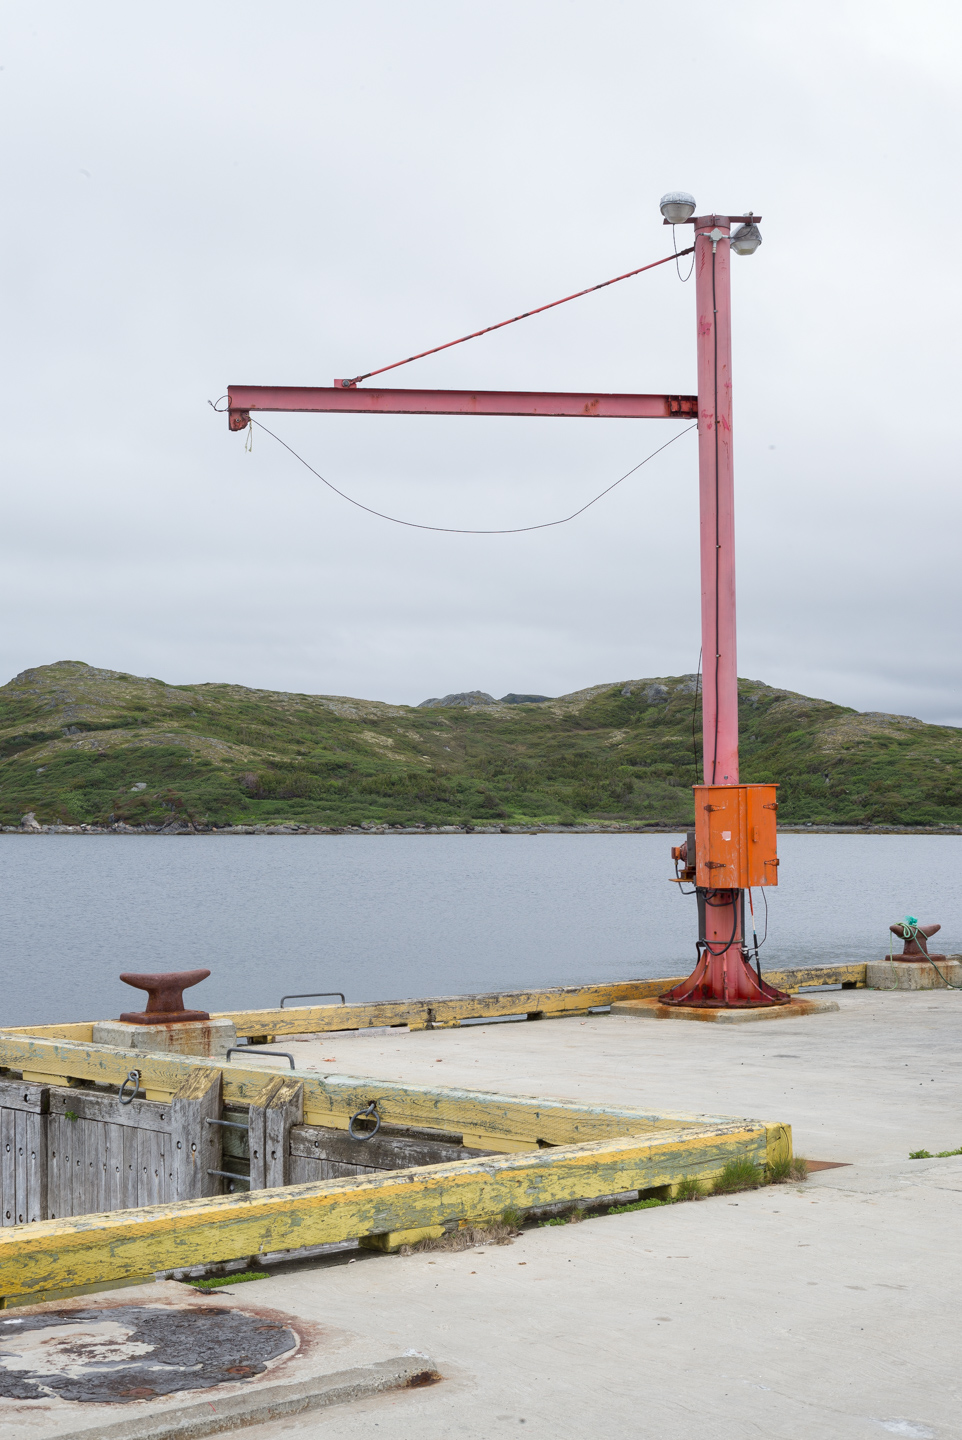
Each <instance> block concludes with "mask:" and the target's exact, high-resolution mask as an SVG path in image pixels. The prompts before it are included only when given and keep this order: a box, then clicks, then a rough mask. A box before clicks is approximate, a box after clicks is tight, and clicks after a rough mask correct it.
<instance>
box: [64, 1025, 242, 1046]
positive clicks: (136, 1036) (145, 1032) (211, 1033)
mask: <svg viewBox="0 0 962 1440" xmlns="http://www.w3.org/2000/svg"><path fill="white" fill-rule="evenodd" d="M91 1038H92V1040H93V1043H94V1044H95V1045H117V1046H119V1047H120V1048H121V1049H122V1050H147V1051H150V1052H151V1053H153V1052H155V1051H161V1052H162V1053H163V1054H165V1055H226V1054H227V1051H228V1050H229V1049H230V1048H231V1046H232V1045H236V1044H237V1031H236V1030H235V1028H234V1022H233V1021H232V1020H218V1019H211V1020H178V1021H176V1022H174V1023H172V1024H169V1025H134V1024H131V1023H130V1022H129V1021H127V1020H98V1021H97V1022H96V1024H95V1025H94V1029H93V1035H92V1037H91Z"/></svg>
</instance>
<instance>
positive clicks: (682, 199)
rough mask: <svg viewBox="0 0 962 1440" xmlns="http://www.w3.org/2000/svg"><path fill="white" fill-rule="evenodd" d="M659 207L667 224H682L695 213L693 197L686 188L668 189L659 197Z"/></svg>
mask: <svg viewBox="0 0 962 1440" xmlns="http://www.w3.org/2000/svg"><path fill="white" fill-rule="evenodd" d="M660 209H661V213H662V215H664V217H665V219H666V220H667V221H668V223H669V225H684V223H685V221H686V220H690V219H691V217H692V215H694V213H695V197H694V195H689V193H688V191H687V190H669V191H668V194H667V195H662V197H661V201H660Z"/></svg>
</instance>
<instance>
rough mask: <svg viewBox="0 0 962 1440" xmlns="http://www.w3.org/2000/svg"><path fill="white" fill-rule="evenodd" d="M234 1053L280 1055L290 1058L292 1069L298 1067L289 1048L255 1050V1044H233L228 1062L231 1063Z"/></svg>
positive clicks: (229, 1051)
mask: <svg viewBox="0 0 962 1440" xmlns="http://www.w3.org/2000/svg"><path fill="white" fill-rule="evenodd" d="M232 1055H272V1056H277V1055H280V1056H282V1057H283V1058H284V1059H285V1060H289V1061H290V1062H291V1069H292V1070H296V1069H297V1066H296V1065H295V1064H294V1056H293V1055H292V1054H291V1052H290V1051H289V1050H255V1048H254V1046H253V1045H232V1046H231V1047H230V1049H229V1050H228V1052H227V1063H228V1064H230V1057H231V1056H232Z"/></svg>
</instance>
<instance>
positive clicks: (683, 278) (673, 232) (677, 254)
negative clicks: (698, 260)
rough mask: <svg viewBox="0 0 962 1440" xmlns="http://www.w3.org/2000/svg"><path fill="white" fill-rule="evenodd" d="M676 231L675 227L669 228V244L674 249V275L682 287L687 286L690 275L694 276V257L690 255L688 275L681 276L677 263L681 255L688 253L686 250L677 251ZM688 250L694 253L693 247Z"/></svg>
mask: <svg viewBox="0 0 962 1440" xmlns="http://www.w3.org/2000/svg"><path fill="white" fill-rule="evenodd" d="M677 229H678V227H677V226H676V225H673V226H672V227H671V243H672V244H673V245H674V247H675V274H676V275H677V276H678V279H679V280H680V281H681V283H682V284H683V285H687V284H688V281H689V280H690V279H691V277H692V275H693V274H694V271H695V256H694V254H692V257H691V264H690V265H689V267H688V274H687V275H683V274H682V273H681V266H680V265H679V264H678V261H679V260H680V259H681V257H682V256H683V255H687V254H688V251H687V250H679V249H678V238H677ZM689 249H691V250H692V251H694V249H695V247H694V245H691V246H689Z"/></svg>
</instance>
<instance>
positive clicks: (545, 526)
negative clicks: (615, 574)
mask: <svg viewBox="0 0 962 1440" xmlns="http://www.w3.org/2000/svg"><path fill="white" fill-rule="evenodd" d="M250 423H251V425H256V426H257V428H258V429H259V430H263V431H264V433H265V435H269V436H270V437H271V439H272V440H276V441H277V443H278V445H283V447H284V449H285V450H287V451H288V452H289V453H290V454H291V455H293V456H294V459H295V460H299V461H300V463H301V464H302V465H303V466H304V467H305V469H307V470H310V472H311V474H312V475H316V476H317V479H318V480H320V481H321V483H322V484H324V485H326V486H327V488H328V489H329V490H333V491H334V494H335V495H340V497H341V499H342V500H346V501H347V502H348V504H349V505H356V506H357V508H358V509H359V510H366V511H367V513H368V514H369V515H376V516H377V517H378V519H379V520H390V521H391V523H392V525H406V526H408V527H409V528H410V529H412V530H435V531H438V532H440V533H441V534H444V535H523V534H525V533H526V532H527V531H529V530H550V529H551V527H552V526H554V525H567V523H568V521H569V520H575V519H577V517H578V516H579V515H583V514H584V512H585V511H586V510H590V508H591V506H592V505H596V504H597V503H598V501H599V500H602V499H604V497H605V496H606V495H608V494H610V492H611V491H612V490H614V489H615V486H617V485H620V484H621V483H622V481H623V480H627V479H628V477H629V475H634V473H635V471H636V470H640V469H641V467H642V466H643V465H647V464H648V461H649V460H654V458H655V456H656V455H660V454H661V452H662V450H667V449H668V446H669V445H674V443H675V441H676V440H680V439H681V437H682V435H689V434H691V432H692V430H697V429H698V426H697V425H689V426H688V427H687V429H685V430H681V431H679V433H678V434H677V435H673V436H672V437H671V439H670V440H666V441H665V444H664V445H659V447H658V449H657V450H653V451H652V452H651V454H650V455H646V456H645V458H644V460H639V461H638V464H637V465H633V466H632V467H631V469H630V470H626V471H625V473H624V475H621V476H619V478H618V479H617V480H615V481H613V482H612V484H611V485H609V486H608V487H607V489H606V490H602V492H601V494H600V495H596V496H595V497H594V499H593V500H589V501H588V503H587V504H586V505H582V506H581V508H580V510H575V511H574V512H573V513H572V514H571V515H565V516H563V517H562V519H560V520H545V521H542V523H541V524H540V525H517V526H515V527H514V528H513V529H509V530H465V529H463V528H461V527H459V526H454V525H420V524H418V522H417V521H416V520H399V519H398V518H397V516H396V515H385V514H384V513H383V511H381V510H373V509H372V508H371V506H370V505H362V503H361V501H360V500H355V499H353V498H352V497H351V496H350V495H345V493H344V491H343V490H338V488H337V486H336V485H332V484H331V482H330V480H325V478H324V476H323V475H322V474H321V473H320V471H319V470H315V469H314V466H313V465H311V464H309V462H308V461H307V460H305V459H304V456H303V455H298V453H297V451H296V450H295V449H294V448H293V447H292V446H291V445H288V443H287V441H286V440H282V439H281V437H280V436H279V435H275V434H274V432H273V430H268V428H267V426H266V425H264V424H262V423H261V421H260V420H255V419H254V418H253V416H251V422H250Z"/></svg>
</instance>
